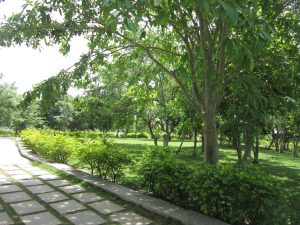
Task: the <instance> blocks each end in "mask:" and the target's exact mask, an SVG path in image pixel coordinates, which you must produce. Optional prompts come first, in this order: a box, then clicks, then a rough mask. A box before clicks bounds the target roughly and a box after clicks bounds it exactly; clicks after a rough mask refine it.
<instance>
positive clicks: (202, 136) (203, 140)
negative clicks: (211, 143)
mask: <svg viewBox="0 0 300 225" xmlns="http://www.w3.org/2000/svg"><path fill="white" fill-rule="evenodd" d="M204 142H205V138H204V131H203V130H202V132H201V144H202V146H201V147H202V154H204V147H205V146H204Z"/></svg>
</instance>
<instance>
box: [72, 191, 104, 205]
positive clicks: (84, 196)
mask: <svg viewBox="0 0 300 225" xmlns="http://www.w3.org/2000/svg"><path fill="white" fill-rule="evenodd" d="M72 197H74V198H76V199H78V200H79V201H81V202H83V203H89V202H95V201H98V200H102V199H103V198H102V197H100V196H98V195H96V194H94V193H91V192H84V193H78V194H74V195H72Z"/></svg>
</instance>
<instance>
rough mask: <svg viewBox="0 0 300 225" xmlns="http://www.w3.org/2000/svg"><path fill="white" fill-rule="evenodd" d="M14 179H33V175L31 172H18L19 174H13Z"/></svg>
mask: <svg viewBox="0 0 300 225" xmlns="http://www.w3.org/2000/svg"><path fill="white" fill-rule="evenodd" d="M11 177H12V178H13V179H15V180H17V181H19V180H27V179H31V178H32V175H30V174H17V175H12V176H11Z"/></svg>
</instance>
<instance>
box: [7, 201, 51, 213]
mask: <svg viewBox="0 0 300 225" xmlns="http://www.w3.org/2000/svg"><path fill="white" fill-rule="evenodd" d="M10 206H11V207H12V208H13V209H14V210H15V212H16V213H17V214H18V215H24V214H29V213H35V212H40V211H44V210H45V207H44V206H42V205H41V204H40V203H38V202H37V201H34V200H33V201H27V202H19V203H13V204H10Z"/></svg>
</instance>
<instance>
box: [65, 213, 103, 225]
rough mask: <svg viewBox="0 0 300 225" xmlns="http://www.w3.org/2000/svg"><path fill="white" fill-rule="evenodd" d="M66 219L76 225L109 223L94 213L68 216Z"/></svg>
mask: <svg viewBox="0 0 300 225" xmlns="http://www.w3.org/2000/svg"><path fill="white" fill-rule="evenodd" d="M66 217H67V219H68V220H70V221H71V222H72V223H74V224H75V225H100V224H104V223H106V222H107V221H106V220H105V219H103V218H101V217H100V216H98V215H97V214H96V213H94V212H92V211H84V212H78V213H73V214H67V215H66Z"/></svg>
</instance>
